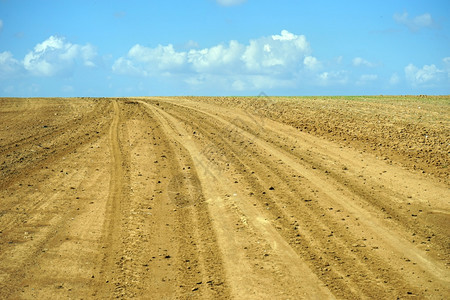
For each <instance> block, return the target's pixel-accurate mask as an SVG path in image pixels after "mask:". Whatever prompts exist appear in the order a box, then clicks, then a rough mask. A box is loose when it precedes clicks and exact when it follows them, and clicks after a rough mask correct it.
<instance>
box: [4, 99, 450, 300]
mask: <svg viewBox="0 0 450 300" xmlns="http://www.w3.org/2000/svg"><path fill="white" fill-rule="evenodd" d="M449 116H450V97H449V96H445V97H331V98H312V97H309V98H306V97H305V98H303V97H300V98H269V97H265V96H261V97H253V98H247V97H227V98H209V97H185V98H156V97H153V98H128V99H125V98H120V99H106V98H105V99H89V98H86V99H79V98H73V99H50V98H49V99H0V171H1V173H0V298H2V299H18V298H23V299H61V298H74V299H75V298H76V299H81V298H83V299H87V298H124V299H125V298H127V299H129V298H132V297H136V298H153V299H197V298H205V299H228V298H234V299H299V298H305V299H330V298H339V299H361V298H372V299H396V298H401V299H409V298H414V299H416V298H430V299H448V298H450V270H449V263H450V251H449V249H450V247H449V246H450V226H449V224H450V218H449V213H450V203H449V200H450V192H449V185H450V183H449V168H448V164H449V153H450V118H449Z"/></svg>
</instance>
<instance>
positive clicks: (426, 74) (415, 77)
mask: <svg viewBox="0 0 450 300" xmlns="http://www.w3.org/2000/svg"><path fill="white" fill-rule="evenodd" d="M444 73H445V72H444V70H440V69H438V68H437V67H436V66H435V65H424V66H423V67H422V68H421V69H419V68H417V67H416V66H415V65H413V64H409V65H407V66H406V67H405V76H406V79H407V80H408V81H409V82H410V83H411V85H412V86H422V85H433V84H436V83H437V82H438V81H440V80H442V79H443V76H444Z"/></svg>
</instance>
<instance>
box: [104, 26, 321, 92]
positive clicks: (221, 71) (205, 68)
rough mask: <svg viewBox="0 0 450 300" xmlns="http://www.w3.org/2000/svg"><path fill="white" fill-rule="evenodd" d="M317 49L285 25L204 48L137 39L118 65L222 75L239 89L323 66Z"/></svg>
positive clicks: (120, 70) (193, 80)
mask: <svg viewBox="0 0 450 300" xmlns="http://www.w3.org/2000/svg"><path fill="white" fill-rule="evenodd" d="M311 52H312V51H311V47H310V45H309V42H308V41H307V40H306V37H305V36H304V35H297V34H294V33H291V32H289V31H287V30H283V31H281V33H280V34H279V35H271V36H266V37H261V38H258V39H253V40H250V41H249V43H248V44H241V43H239V42H237V41H230V42H229V43H228V44H220V45H216V46H213V47H210V48H204V49H200V50H199V49H191V50H188V51H177V50H175V49H174V47H173V45H171V44H169V45H166V46H163V45H158V46H156V47H154V48H150V47H145V46H142V45H140V44H136V45H134V46H133V47H131V49H130V50H129V51H128V53H127V54H126V55H125V56H122V57H120V58H118V59H117V60H116V61H115V62H114V64H113V66H112V70H113V71H114V72H115V73H116V74H123V75H132V76H175V75H183V76H184V77H185V81H186V82H188V83H189V84H197V85H199V84H202V83H206V81H207V79H208V78H211V77H217V76H221V77H222V80H226V81H228V82H231V83H230V84H231V85H233V86H234V87H236V88H238V89H242V88H244V87H250V86H254V87H255V88H256V87H258V86H260V85H261V84H269V85H277V84H281V83H282V82H284V84H288V82H289V81H291V80H292V79H293V78H295V77H297V76H298V75H299V74H300V73H301V72H302V71H305V70H308V69H309V70H317V69H319V68H320V62H319V61H318V59H317V58H315V57H313V56H311Z"/></svg>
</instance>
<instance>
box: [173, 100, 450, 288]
mask: <svg viewBox="0 0 450 300" xmlns="http://www.w3.org/2000/svg"><path fill="white" fill-rule="evenodd" d="M172 104H173V105H175V106H179V105H180V104H178V103H172ZM184 109H188V111H186V112H182V111H180V110H179V109H177V110H175V111H174V116H185V115H189V116H193V115H195V113H194V112H196V113H198V114H203V115H205V114H206V115H207V118H206V119H205V118H203V117H202V119H203V121H202V122H205V123H208V124H204V125H205V126H208V127H209V128H211V127H214V126H216V129H213V130H211V131H214V130H216V132H218V131H219V130H218V128H232V127H231V126H230V123H228V122H227V121H225V120H223V119H221V118H219V117H217V116H216V115H213V114H209V113H205V112H204V111H203V110H199V109H192V108H191V107H189V108H188V107H185V108H184ZM241 117H242V119H241V120H245V117H244V116H241ZM194 119H195V118H194ZM207 119H216V120H218V122H219V123H220V124H221V125H218V126H217V125H214V124H212V123H210V122H208V121H205V120H207ZM184 121H185V122H189V121H187V120H186V119H185V120H184ZM246 122H247V124H250V123H251V120H247V121H246ZM196 124H197V125H196ZM196 124H193V126H194V128H195V126H198V124H199V123H196ZM198 130H201V129H200V128H198ZM279 134H281V133H279ZM205 135H206V134H205ZM221 136H225V134H224V133H222V134H221ZM237 136H238V135H237V134H234V135H233V137H232V138H233V139H235V140H238V139H239V138H238V137H237ZM239 136H243V138H244V140H247V141H252V143H254V144H255V145H256V146H257V147H258V148H260V149H263V153H264V154H262V156H261V157H260V158H259V159H263V157H273V158H274V160H275V161H279V163H282V164H283V165H284V166H286V167H287V168H289V169H291V170H293V171H294V172H295V174H301V175H302V176H303V177H304V178H307V179H308V181H309V185H310V184H311V183H312V184H313V187H314V189H317V190H320V191H321V193H322V194H323V195H322V196H320V198H319V199H321V201H323V200H325V199H327V202H328V203H329V204H325V205H329V207H335V208H336V207H340V208H341V209H343V210H344V211H346V212H347V213H349V215H351V216H353V217H357V220H359V221H358V222H359V223H360V224H362V225H363V228H364V232H365V233H364V232H360V233H359V234H358V231H356V232H355V231H354V230H353V231H354V232H355V233H356V234H357V235H360V236H361V233H362V234H363V235H362V236H367V235H369V236H372V239H373V236H376V237H377V238H376V241H377V242H374V243H373V244H372V243H370V242H369V241H366V242H364V243H365V244H368V245H367V246H369V245H370V244H372V245H374V247H376V249H378V248H379V246H380V245H382V247H381V248H380V249H383V251H379V250H378V251H377V252H378V253H377V255H376V256H375V257H373V255H368V254H367V252H366V251H363V254H364V255H365V256H364V255H363V256H364V259H367V258H366V256H368V257H371V256H372V257H373V258H375V260H374V259H372V260H371V261H372V264H373V262H374V261H375V262H376V261H377V260H378V263H377V264H378V265H380V261H379V258H380V257H381V258H383V260H385V259H388V260H387V261H385V262H384V263H383V262H381V265H386V264H391V263H394V264H395V265H396V266H398V265H401V266H402V269H403V268H405V269H406V270H408V271H406V272H405V271H403V272H402V273H409V274H413V275H412V276H408V277H407V278H408V279H407V280H408V281H409V282H411V283H413V285H414V286H421V288H422V289H424V288H426V286H428V287H432V286H434V288H435V290H437V291H439V290H441V291H442V290H444V291H445V288H444V287H445V285H446V284H445V282H446V280H448V272H447V271H446V269H445V267H442V266H441V264H440V263H438V262H436V261H435V260H433V259H431V258H430V257H428V256H426V255H425V252H423V251H421V250H418V249H417V248H415V247H414V246H413V245H411V244H410V243H409V242H408V241H406V240H405V238H404V237H403V235H401V234H400V235H399V234H398V232H397V231H395V232H396V233H392V227H390V226H392V225H388V224H386V223H385V222H382V223H380V221H379V219H378V217H377V215H375V216H374V215H373V213H370V211H371V210H369V211H366V209H367V208H369V207H370V206H367V205H366V208H361V207H360V206H358V205H354V204H353V203H358V202H362V203H364V202H365V200H364V199H361V198H359V196H358V195H355V194H354V193H353V191H352V190H349V188H348V187H347V186H345V185H342V184H340V183H336V182H335V183H333V181H330V178H329V177H325V176H318V174H317V172H316V171H314V169H316V168H315V167H314V166H313V170H312V171H311V167H310V166H309V167H308V168H306V167H305V166H304V162H303V160H302V161H299V160H298V158H297V157H295V156H292V155H290V154H286V152H285V151H281V150H279V148H275V147H274V146H273V145H271V144H270V143H269V142H266V141H263V140H261V139H259V138H257V137H256V136H255V135H252V134H250V133H249V132H248V131H247V128H246V129H243V127H241V128H240V129H239ZM214 143H216V144H219V145H220V143H218V142H217V141H216V142H214ZM236 144H237V141H236V143H234V144H233V143H228V144H227V143H226V142H225V145H223V144H222V146H224V147H229V148H233V145H236ZM241 145H242V142H241ZM235 151H236V152H235V153H236V155H235V156H237V157H244V155H240V154H237V153H239V151H242V147H241V150H237V149H236V150H235ZM244 151H245V150H244ZM252 151H253V150H252ZM253 153H255V152H254V151H253ZM249 155H251V153H249ZM302 159H303V158H302ZM286 167H283V168H286ZM277 168H279V167H277V166H276V165H274V166H273V167H272V173H273V172H274V170H276V169H277ZM250 169H251V167H250ZM247 170H248V166H247ZM240 171H241V172H242V170H240ZM244 171H245V168H244ZM266 173H267V171H266ZM268 173H270V171H269V172H268ZM275 174H276V173H275ZM269 183H270V182H269ZM324 197H326V198H324ZM338 211H340V210H339V209H338ZM368 212H369V213H368ZM371 214H372V216H371ZM316 223H317V221H316ZM325 224H326V223H325ZM328 224H330V225H331V224H333V223H328ZM336 226H337V225H333V227H336ZM385 228H386V229H385ZM387 228H389V229H387ZM330 231H331V232H332V233H333V231H332V230H330V229H328V232H330ZM335 236H336V234H335ZM346 239H347V241H346V240H345V239H344V240H342V239H341V241H343V242H344V244H342V245H343V246H344V249H345V248H346V249H348V252H350V249H351V252H354V249H352V246H351V245H352V242H351V240H350V239H348V237H347V238H346ZM353 240H354V239H353ZM346 244H347V245H346ZM349 244H350V245H349ZM375 245H376V246H375ZM364 247H366V245H364ZM360 249H362V248H360ZM360 249H358V252H359V251H360ZM355 250H356V249H355ZM392 251H394V252H395V253H397V255H396V256H395V259H394V258H393V257H390V256H392V255H391V254H390V253H391V252H392ZM364 252H365V253H364ZM379 252H382V253H381V254H380V253H379ZM342 253H345V251H344V252H342V251H341V254H342ZM383 253H384V254H383ZM405 257H406V258H405ZM362 258H363V257H361V259H362ZM405 260H406V262H409V261H410V260H413V261H415V262H414V263H413V266H408V263H405ZM362 261H364V260H362ZM402 261H403V262H402ZM377 264H373V271H372V272H375V273H374V274H373V276H372V275H371V276H370V277H375V276H377V275H376V273H378V272H380V271H377ZM364 265H365V266H370V264H369V265H368V264H367V263H364ZM378 270H380V269H378ZM422 272H425V273H427V275H426V276H425V278H423V279H417V278H416V276H415V275H414V274H417V273H419V274H421V273H422ZM344 275H345V274H344ZM386 276H387V274H385V275H383V277H384V278H390V280H389V281H391V282H392V279H393V278H395V273H394V274H392V273H391V275H389V276H387V277H386ZM403 276H404V275H403ZM396 277H398V275H397V276H396ZM419 277H420V276H419ZM427 277H428V278H430V277H431V278H432V279H433V280H431V281H432V282H434V283H427V284H425V283H424V282H425V281H426V280H424V279H426V278H427ZM431 278H430V279H431ZM446 278H447V279H446ZM347 284H348V283H347ZM395 284H396V285H397V286H398V287H400V286H402V285H404V284H405V283H399V282H397V283H395ZM408 289H409V290H410V291H413V290H414V288H413V287H412V286H410V287H409V288H408V287H407V286H404V287H402V290H408ZM369 290H370V289H369ZM369 290H366V292H368V291H369ZM416 292H418V291H414V293H416ZM405 293H406V292H405Z"/></svg>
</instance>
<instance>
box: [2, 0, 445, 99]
mask: <svg viewBox="0 0 450 300" xmlns="http://www.w3.org/2000/svg"><path fill="white" fill-rule="evenodd" d="M261 93H265V94H267V95H287V96H294V95H298V96H301V95H307V96H310V95H317V96H320V95H380V94H384V95H403V94H408V95H410V94H432V95H443V94H445V95H448V94H450V1H448V0H442V1H438V0H425V1H416V0H386V1H385V0H377V1H373V0H365V1H362V0H358V1H350V0H349V1H346V0H342V1H335V0H334V1H333V0H332V1H325V0H322V1H321V0H317V1H312V0H308V1H303V0H296V1H294V0H292V1H291V0H277V1H273V0H270V1H269V0H258V1H257V0H192V1H175V0H165V1H151V0H146V1H141V0H128V1H126V0H107V1H106V0H105V1H95V0H90V1H87V0H76V1H73V0H64V1H63V0H59V1H57V0H53V1H52V0H28V1H25V0H0V96H3V97H77V96H93V97H114V96H158V95H161V96H177V95H209V96H222V95H237V96H238V95H244V96H252V95H259V94H261Z"/></svg>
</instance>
